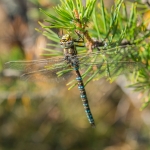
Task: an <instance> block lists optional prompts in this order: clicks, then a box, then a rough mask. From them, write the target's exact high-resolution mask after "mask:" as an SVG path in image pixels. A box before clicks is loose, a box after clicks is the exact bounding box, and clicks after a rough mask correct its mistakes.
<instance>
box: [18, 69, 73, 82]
mask: <svg viewBox="0 0 150 150" xmlns="http://www.w3.org/2000/svg"><path fill="white" fill-rule="evenodd" d="M58 71H60V69H51V70H49V69H42V70H38V71H32V72H28V73H24V74H22V75H21V76H20V77H21V79H22V80H25V81H40V82H50V83H51V82H61V81H66V80H67V79H68V78H69V77H71V75H72V73H71V72H70V71H68V72H66V73H64V74H63V75H62V76H60V77H58V76H57V72H58ZM61 71H62V68H61Z"/></svg>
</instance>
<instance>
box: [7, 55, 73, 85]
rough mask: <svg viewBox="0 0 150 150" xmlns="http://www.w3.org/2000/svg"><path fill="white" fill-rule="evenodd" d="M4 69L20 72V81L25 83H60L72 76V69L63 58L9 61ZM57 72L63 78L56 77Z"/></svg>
mask: <svg viewBox="0 0 150 150" xmlns="http://www.w3.org/2000/svg"><path fill="white" fill-rule="evenodd" d="M5 68H7V69H14V70H18V71H22V75H21V79H23V80H26V81H27V80H30V81H42V82H43V81H44V82H52V81H57V82H60V81H64V80H66V79H68V78H69V77H70V76H71V75H72V74H71V73H70V71H71V70H72V69H71V67H70V65H69V64H67V63H66V62H65V60H64V58H63V57H60V58H48V59H39V60H32V61H10V62H7V63H6V64H5ZM57 72H60V74H63V76H61V77H58V75H57Z"/></svg>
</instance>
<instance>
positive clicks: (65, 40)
mask: <svg viewBox="0 0 150 150" xmlns="http://www.w3.org/2000/svg"><path fill="white" fill-rule="evenodd" d="M60 45H61V47H62V48H71V47H72V46H73V45H74V42H73V40H72V38H71V36H70V35H69V34H65V35H63V36H62V38H61V40H60Z"/></svg>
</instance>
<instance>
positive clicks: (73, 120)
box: [0, 0, 150, 150]
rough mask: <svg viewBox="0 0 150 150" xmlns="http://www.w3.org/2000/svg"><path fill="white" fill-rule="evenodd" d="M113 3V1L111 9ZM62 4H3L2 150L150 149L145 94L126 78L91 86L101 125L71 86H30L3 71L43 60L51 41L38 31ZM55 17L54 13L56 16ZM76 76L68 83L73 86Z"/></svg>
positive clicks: (21, 0) (32, 0) (46, 0)
mask: <svg viewBox="0 0 150 150" xmlns="http://www.w3.org/2000/svg"><path fill="white" fill-rule="evenodd" d="M112 3H113V1H110V0H107V1H105V4H106V6H107V7H108V8H110V6H111V5H112ZM57 4H59V0H55V1H52V0H27V1H26V0H11V1H10V0H1V1H0V25H1V26H0V150H32V149H36V150H84V149H86V150H141V149H142V150H148V149H150V142H149V141H150V128H149V127H150V119H149V116H150V111H149V109H148V108H146V109H145V110H143V111H142V112H141V111H139V108H140V107H141V104H142V102H141V100H140V93H136V92H133V91H132V89H127V88H125V86H126V85H128V84H129V83H128V82H127V80H126V79H125V77H124V76H120V77H119V78H118V79H117V81H116V82H114V83H111V84H110V83H109V82H107V81H106V80H105V79H102V80H100V81H95V82H91V83H90V84H88V85H87V86H86V90H87V95H88V98H89V104H90V106H91V110H92V112H93V116H94V118H95V122H96V128H91V127H90V124H89V123H88V121H87V118H86V115H85V112H84V109H83V106H82V102H81V99H80V95H79V91H78V89H77V87H75V88H73V89H72V90H70V91H68V90H67V88H68V87H67V86H66V83H67V82H63V83H62V82H61V83H51V84H50V83H42V82H38V83H37V82H36V83H34V82H33V83H32V82H25V81H21V80H19V75H20V73H19V72H17V71H9V70H7V69H4V68H3V65H4V63H5V62H7V61H10V60H32V59H38V58H41V57H40V54H41V53H42V50H43V48H45V47H46V44H47V43H49V42H50V41H49V40H47V39H46V38H45V37H44V36H43V35H41V34H40V33H38V32H36V31H35V28H41V27H40V25H39V24H38V21H41V22H42V21H43V19H44V18H45V16H44V15H43V14H42V13H40V12H39V8H43V9H45V10H47V11H51V8H52V7H53V6H56V5H57ZM52 13H53V12H52ZM71 79H74V77H71V78H69V79H68V81H71Z"/></svg>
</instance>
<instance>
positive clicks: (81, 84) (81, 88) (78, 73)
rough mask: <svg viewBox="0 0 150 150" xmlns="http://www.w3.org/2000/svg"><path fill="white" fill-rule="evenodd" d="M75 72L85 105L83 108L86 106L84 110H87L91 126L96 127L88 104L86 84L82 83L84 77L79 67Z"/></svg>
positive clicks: (75, 68)
mask: <svg viewBox="0 0 150 150" xmlns="http://www.w3.org/2000/svg"><path fill="white" fill-rule="evenodd" d="M74 70H75V72H76V80H77V82H78V89H79V91H80V97H81V99H82V103H83V106H84V109H85V113H86V116H87V118H88V120H89V122H90V124H91V126H92V127H95V123H94V118H93V116H92V113H91V110H90V107H89V104H88V99H87V95H86V91H85V88H84V84H83V81H82V77H81V75H80V72H79V70H78V67H74Z"/></svg>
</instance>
